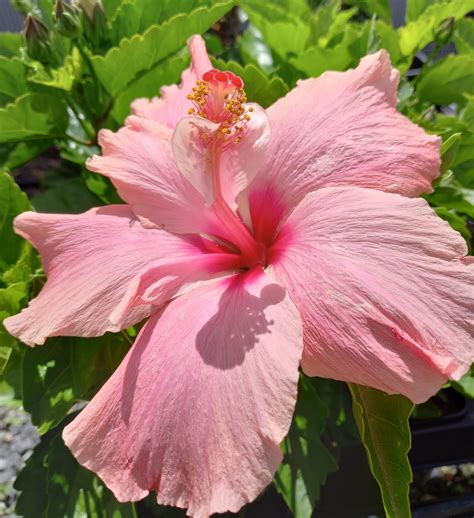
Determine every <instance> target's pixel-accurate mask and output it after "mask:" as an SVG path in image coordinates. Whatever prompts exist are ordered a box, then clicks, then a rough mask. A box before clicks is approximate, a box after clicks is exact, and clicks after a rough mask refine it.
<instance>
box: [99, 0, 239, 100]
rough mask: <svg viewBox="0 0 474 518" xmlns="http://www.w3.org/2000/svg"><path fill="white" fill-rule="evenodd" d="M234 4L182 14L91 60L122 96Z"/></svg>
mask: <svg viewBox="0 0 474 518" xmlns="http://www.w3.org/2000/svg"><path fill="white" fill-rule="evenodd" d="M233 5H234V1H233V0H230V1H226V2H218V3H215V4H213V6H212V7H209V8H206V7H200V8H198V9H195V10H194V11H192V12H190V13H188V14H179V15H176V16H174V17H173V18H171V19H169V20H168V21H166V22H165V23H163V24H161V25H154V26H152V27H150V28H149V29H148V30H147V31H146V32H145V33H144V34H143V35H141V34H137V35H135V36H133V37H132V38H125V39H123V40H122V41H121V42H120V45H119V46H118V47H114V48H112V49H110V50H109V52H107V54H106V55H105V56H93V57H92V58H91V61H92V64H93V67H94V70H95V73H96V74H97V77H98V78H99V80H100V81H101V83H102V84H103V85H104V87H105V88H106V90H107V91H108V92H109V93H110V94H112V95H116V94H118V93H120V92H121V91H122V90H123V89H124V88H125V87H126V86H127V85H128V84H129V83H130V82H131V81H132V80H133V79H135V78H136V76H137V75H138V74H141V73H144V72H145V71H147V70H150V69H151V68H152V67H154V66H156V65H157V64H158V63H160V62H161V61H163V60H164V59H166V58H168V57H169V56H171V55H173V54H174V53H175V52H177V51H178V50H179V49H180V48H181V47H182V46H183V45H184V44H185V43H186V40H187V39H188V38H189V37H190V36H192V35H193V34H201V33H203V32H205V31H206V30H207V29H208V28H209V27H211V25H212V24H213V23H215V22H216V21H217V20H219V19H220V18H221V17H222V16H224V14H226V13H227V12H228V11H229V10H230V9H231V7H232V6H233Z"/></svg>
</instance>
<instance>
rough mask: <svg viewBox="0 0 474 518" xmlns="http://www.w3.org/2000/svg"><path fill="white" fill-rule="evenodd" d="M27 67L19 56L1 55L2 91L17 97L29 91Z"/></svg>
mask: <svg viewBox="0 0 474 518" xmlns="http://www.w3.org/2000/svg"><path fill="white" fill-rule="evenodd" d="M26 72H27V67H26V65H25V64H24V63H23V61H21V60H19V59H18V58H12V57H5V56H0V93H3V94H5V95H7V96H8V97H10V98H11V99H15V98H16V97H20V95H23V94H25V93H27V92H28V84H27V82H26Z"/></svg>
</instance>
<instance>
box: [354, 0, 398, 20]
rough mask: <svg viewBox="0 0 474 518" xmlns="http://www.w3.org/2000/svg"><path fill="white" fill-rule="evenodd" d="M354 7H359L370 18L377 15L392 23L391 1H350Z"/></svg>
mask: <svg viewBox="0 0 474 518" xmlns="http://www.w3.org/2000/svg"><path fill="white" fill-rule="evenodd" d="M350 3H351V4H352V5H357V6H358V7H359V8H360V9H361V10H362V11H364V12H365V13H367V14H368V15H369V16H371V15H373V14H376V15H377V18H380V19H382V20H384V21H386V22H387V23H392V10H391V8H390V2H389V0H350Z"/></svg>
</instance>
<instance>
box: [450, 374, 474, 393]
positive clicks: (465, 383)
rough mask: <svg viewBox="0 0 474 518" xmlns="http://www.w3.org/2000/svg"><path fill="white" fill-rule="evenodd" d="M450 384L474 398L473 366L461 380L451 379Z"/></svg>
mask: <svg viewBox="0 0 474 518" xmlns="http://www.w3.org/2000/svg"><path fill="white" fill-rule="evenodd" d="M450 385H451V386H452V387H454V388H455V389H456V390H457V391H459V392H461V394H464V395H465V396H466V397H469V398H471V399H474V370H473V369H472V368H471V370H470V371H469V372H467V373H466V374H464V376H463V377H462V378H461V379H460V380H459V381H450Z"/></svg>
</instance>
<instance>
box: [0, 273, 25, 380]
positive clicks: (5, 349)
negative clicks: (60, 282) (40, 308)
mask: <svg viewBox="0 0 474 518" xmlns="http://www.w3.org/2000/svg"><path fill="white" fill-rule="evenodd" d="M27 294H28V286H27V284H26V282H18V283H16V284H12V285H10V286H8V287H7V288H0V374H1V373H2V372H3V370H4V369H5V366H6V364H7V362H8V360H9V358H10V354H11V351H12V347H13V346H14V345H15V343H16V339H15V338H14V337H13V336H11V335H10V334H9V333H8V331H7V330H6V329H5V327H4V326H3V323H2V322H3V320H5V318H7V317H9V316H11V315H15V314H16V313H18V312H19V311H20V309H21V304H22V302H23V301H24V300H25V298H26V296H27Z"/></svg>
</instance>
